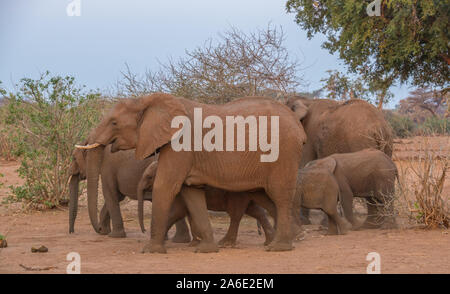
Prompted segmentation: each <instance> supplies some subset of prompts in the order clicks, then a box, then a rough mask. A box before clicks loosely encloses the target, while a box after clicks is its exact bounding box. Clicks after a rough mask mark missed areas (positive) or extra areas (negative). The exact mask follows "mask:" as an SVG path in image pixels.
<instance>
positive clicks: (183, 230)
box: [172, 218, 191, 243]
mask: <svg viewBox="0 0 450 294" xmlns="http://www.w3.org/2000/svg"><path fill="white" fill-rule="evenodd" d="M175 227H176V233H175V236H173V238H172V242H174V243H189V242H191V235H190V234H189V228H188V225H187V223H186V220H185V219H184V218H183V219H180V220H179V221H177V222H176V223H175Z"/></svg>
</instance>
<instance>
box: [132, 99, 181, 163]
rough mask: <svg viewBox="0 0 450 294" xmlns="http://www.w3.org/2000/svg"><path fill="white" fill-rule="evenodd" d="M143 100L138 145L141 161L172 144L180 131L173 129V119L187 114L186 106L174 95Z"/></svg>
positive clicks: (138, 156)
mask: <svg viewBox="0 0 450 294" xmlns="http://www.w3.org/2000/svg"><path fill="white" fill-rule="evenodd" d="M141 99H142V103H143V114H142V118H141V120H140V125H139V126H138V138H137V144H136V158H137V159H140V160H142V159H144V158H146V157H148V156H150V155H151V154H153V153H154V152H155V151H156V149H158V148H159V147H161V146H163V145H165V144H166V143H168V142H170V140H171V139H172V136H173V134H174V133H175V132H176V131H177V130H178V129H176V128H171V123H172V119H173V118H174V117H176V116H186V114H187V112H186V109H185V107H184V105H183V104H182V103H181V102H180V101H179V100H178V98H175V97H174V96H172V95H168V94H153V95H150V96H147V97H144V98H141Z"/></svg>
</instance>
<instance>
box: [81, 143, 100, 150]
mask: <svg viewBox="0 0 450 294" xmlns="http://www.w3.org/2000/svg"><path fill="white" fill-rule="evenodd" d="M100 145H101V144H99V143H94V144H89V145H86V146H83V145H75V148H78V149H93V148H96V147H98V146H100Z"/></svg>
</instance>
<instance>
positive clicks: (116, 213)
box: [102, 180, 126, 238]
mask: <svg viewBox="0 0 450 294" xmlns="http://www.w3.org/2000/svg"><path fill="white" fill-rule="evenodd" d="M108 182H109V181H107V180H105V181H104V182H102V188H103V196H104V198H105V204H106V207H107V209H108V212H109V215H110V217H111V221H112V231H111V233H109V234H108V236H109V237H112V238H125V237H126V234H125V229H124V227H123V219H122V214H121V213H120V204H119V200H120V198H121V196H122V195H120V193H119V192H118V190H117V188H116V187H115V185H113V184H111V183H108ZM122 199H123V197H122Z"/></svg>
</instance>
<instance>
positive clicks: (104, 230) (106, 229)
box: [97, 227, 111, 235]
mask: <svg viewBox="0 0 450 294" xmlns="http://www.w3.org/2000/svg"><path fill="white" fill-rule="evenodd" d="M97 233H99V234H100V235H108V234H109V233H111V228H110V227H99V228H98V232H97Z"/></svg>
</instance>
